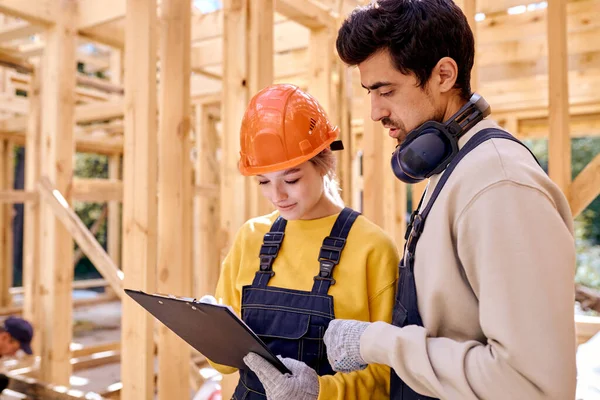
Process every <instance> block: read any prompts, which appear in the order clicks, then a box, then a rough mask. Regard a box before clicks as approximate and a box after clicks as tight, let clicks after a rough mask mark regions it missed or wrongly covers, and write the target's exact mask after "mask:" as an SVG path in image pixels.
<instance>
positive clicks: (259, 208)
mask: <svg viewBox="0 0 600 400" xmlns="http://www.w3.org/2000/svg"><path fill="white" fill-rule="evenodd" d="M275 3H277V4H279V5H281V4H282V3H283V2H281V1H279V0H278V1H274V0H251V1H249V2H248V19H247V22H248V34H247V35H248V36H247V39H248V48H247V51H248V53H247V54H248V58H249V61H248V63H249V64H248V96H249V97H251V96H254V95H255V94H256V93H258V92H259V91H260V90H261V89H263V88H265V87H267V86H269V85H271V84H272V83H273V46H274V32H273V20H274V15H275V14H274V12H275ZM237 136H238V137H239V133H238V135H237ZM245 184H246V192H247V194H248V205H249V208H248V215H251V216H259V215H265V214H268V213H270V212H272V211H273V206H272V205H271V204H270V202H269V201H268V200H267V199H266V198H265V197H264V196H263V194H262V191H261V190H260V188H259V187H258V185H256V184H255V182H254V181H252V180H251V179H246V180H245Z"/></svg>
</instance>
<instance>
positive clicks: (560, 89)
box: [547, 0, 571, 196]
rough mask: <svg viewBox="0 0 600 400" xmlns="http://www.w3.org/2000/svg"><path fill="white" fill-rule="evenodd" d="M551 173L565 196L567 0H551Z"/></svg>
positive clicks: (568, 180) (567, 153)
mask: <svg viewBox="0 0 600 400" xmlns="http://www.w3.org/2000/svg"><path fill="white" fill-rule="evenodd" d="M547 24H548V27H547V32H548V116H549V128H550V131H549V135H548V173H549V175H550V178H551V179H552V180H553V181H554V182H555V183H556V184H557V185H558V186H559V187H560V188H561V190H562V191H563V192H564V193H565V195H566V196H569V195H570V194H569V193H568V189H569V185H570V184H571V135H570V132H569V77H568V66H567V59H568V53H567V0H552V1H549V2H548V22H547Z"/></svg>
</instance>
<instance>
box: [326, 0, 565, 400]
mask: <svg viewBox="0 0 600 400" xmlns="http://www.w3.org/2000/svg"><path fill="white" fill-rule="evenodd" d="M337 49H338V53H339V55H340V57H341V58H342V60H343V61H344V62H345V63H347V64H349V65H356V66H358V69H359V70H360V77H361V83H362V85H363V86H364V87H365V88H366V89H367V90H369V91H370V96H371V110H372V115H371V117H372V119H373V120H375V121H381V122H382V123H383V125H384V126H385V127H386V128H388V129H389V135H390V136H391V137H392V138H394V139H396V140H397V141H398V144H403V142H404V140H405V139H406V138H407V135H408V134H409V132H410V131H411V130H414V129H416V128H418V127H419V126H420V125H421V124H423V123H424V122H426V121H430V120H433V121H437V122H440V123H441V122H445V121H448V120H449V119H452V116H454V115H455V113H456V112H457V111H458V110H459V109H460V108H461V107H463V106H464V105H465V104H467V100H469V98H470V95H471V89H470V85H469V80H470V72H471V68H472V66H473V59H474V40H473V35H472V32H471V30H470V28H469V26H468V23H467V20H466V18H465V16H464V15H463V13H462V12H461V10H460V9H459V8H458V7H457V6H456V5H455V4H454V3H452V1H451V0H421V1H414V0H412V1H411V0H380V1H378V2H376V3H373V4H371V5H370V6H368V7H365V8H360V9H357V10H355V11H354V12H353V13H352V14H351V15H350V17H349V18H348V19H347V20H346V21H345V22H344V24H343V26H342V27H341V28H340V31H339V36H338V39H337ZM489 128H492V129H494V128H495V129H496V130H497V128H498V127H497V125H496V124H495V123H494V122H493V121H490V120H485V119H484V120H482V121H481V122H479V123H477V124H476V125H475V126H474V127H472V128H471V129H469V130H468V131H467V132H466V133H464V134H463V135H462V136H460V138H459V139H458V147H459V148H463V147H464V146H465V145H466V143H468V142H469V141H470V140H471V139H473V137H476V136H477V133H479V132H482V130H484V129H489ZM429 150H430V149H429ZM400 152H402V150H400ZM444 166H445V165H442V171H440V173H437V174H433V175H431V176H430V177H429V185H428V189H427V193H426V197H425V199H424V201H423V203H422V207H421V215H420V216H419V217H415V220H414V223H415V224H416V223H417V222H418V224H419V229H418V231H419V232H413V234H412V235H411V236H412V237H411V236H409V237H408V238H409V242H410V241H411V240H414V241H416V242H417V244H416V245H415V244H414V243H413V244H411V245H410V246H408V247H409V248H408V249H405V257H404V263H403V264H402V267H403V268H401V270H400V274H401V282H400V284H399V288H398V294H397V300H396V305H395V309H394V324H393V325H396V326H393V325H390V324H386V323H382V322H375V323H372V324H366V323H363V322H358V321H342V320H337V321H335V320H334V321H332V322H331V323H330V325H329V328H328V330H327V333H326V335H325V344H326V346H327V352H328V359H329V361H330V363H331V364H332V365H333V367H334V369H336V370H342V371H350V370H355V369H360V368H363V367H364V365H365V364H370V363H381V364H386V365H389V366H391V367H392V368H393V370H394V372H393V373H392V381H391V396H390V397H391V398H392V399H403V400H413V399H424V398H428V397H433V398H442V399H528V400H535V399H573V398H574V396H575V385H576V369H575V349H576V344H575V332H574V316H573V314H574V308H573V306H574V293H573V278H574V276H573V275H574V271H575V248H574V240H573V224H572V217H571V212H570V209H569V204H568V203H567V201H566V199H565V196H564V195H563V194H562V192H560V190H559V189H558V188H557V186H556V185H555V184H554V183H553V182H552V181H550V179H549V178H548V177H547V175H546V174H545V173H544V172H543V170H542V169H541V168H540V167H539V166H538V165H537V164H536V161H535V160H534V158H533V157H532V156H531V155H530V154H529V153H528V151H527V149H525V148H524V147H523V146H522V145H520V144H518V143H515V142H514V141H511V140H505V139H499V138H496V139H490V140H488V141H486V142H484V143H481V144H480V145H479V146H477V147H476V148H474V149H473V150H471V152H470V153H468V154H467V155H465V156H464V158H462V160H460V162H459V163H457V164H456V166H455V168H454V170H453V171H449V168H448V170H446V171H443V167H444ZM448 174H451V175H449V176H448V177H445V178H442V177H443V175H448ZM397 175H398V174H397ZM446 178H447V180H446V181H445V182H441V180H442V179H444V180H445V179H446ZM438 184H440V185H444V186H443V190H440V191H439V193H436V195H438V196H437V199H435V202H434V203H433V204H432V205H431V206H429V204H428V203H429V201H430V200H431V198H432V196H433V192H434V189H435V188H436V187H437V186H438ZM426 205H427V206H429V207H428V208H429V209H426V208H427V207H426ZM429 211H430V212H429ZM425 212H427V213H428V216H427V215H426V216H423V215H422V214H424V213H425ZM425 217H427V220H426V221H423V219H424V218H425ZM423 224H424V225H423ZM402 275H404V279H402ZM419 325H420V326H419ZM336 366H337V368H336ZM427 396H428V397H427Z"/></svg>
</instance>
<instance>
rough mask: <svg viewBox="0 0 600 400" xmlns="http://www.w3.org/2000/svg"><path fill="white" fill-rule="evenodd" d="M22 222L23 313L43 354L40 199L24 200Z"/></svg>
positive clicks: (32, 93)
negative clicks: (33, 200) (25, 201)
mask: <svg viewBox="0 0 600 400" xmlns="http://www.w3.org/2000/svg"><path fill="white" fill-rule="evenodd" d="M41 80H42V70H41V68H40V67H38V68H36V69H35V70H34V72H33V73H32V76H31V81H30V84H29V85H30V86H29V91H28V98H29V114H28V117H27V118H28V119H27V135H26V139H25V190H27V191H33V190H35V186H36V183H37V181H38V180H39V179H40V158H41V155H40V153H41V150H40V146H41V108H40V101H41V100H40V91H41ZM23 222H24V224H23V225H24V226H23V228H24V229H23V290H24V298H23V317H24V318H25V319H27V320H28V321H29V322H30V323H31V324H32V325H33V327H34V329H35V335H34V336H33V343H32V349H33V351H34V353H35V354H40V351H41V343H42V337H43V336H44V330H43V329H41V328H42V326H43V321H42V317H41V316H42V305H41V303H40V295H41V279H40V260H41V257H40V250H41V242H40V204H39V202H38V201H35V202H32V201H30V202H27V203H25V204H24V221H23Z"/></svg>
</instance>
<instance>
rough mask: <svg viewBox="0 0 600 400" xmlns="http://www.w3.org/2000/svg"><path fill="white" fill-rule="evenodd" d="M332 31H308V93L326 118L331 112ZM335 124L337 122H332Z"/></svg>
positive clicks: (324, 29)
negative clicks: (317, 103)
mask: <svg viewBox="0 0 600 400" xmlns="http://www.w3.org/2000/svg"><path fill="white" fill-rule="evenodd" d="M332 31H333V29H332V28H330V27H325V28H319V29H312V30H311V31H310V42H309V44H308V49H309V52H310V53H309V57H310V63H309V74H308V76H309V78H308V92H309V93H310V94H311V95H313V96H314V97H315V98H316V99H317V101H318V102H319V103H320V104H321V105H322V106H323V108H324V109H325V112H326V113H327V115H328V116H330V117H331V116H332V115H334V111H333V110H332V107H333V104H332V101H331V100H332V99H331V98H332V95H331V93H332V90H333V89H332V79H331V75H332V69H333V46H334V39H333V32H332ZM334 123H337V122H334Z"/></svg>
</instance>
